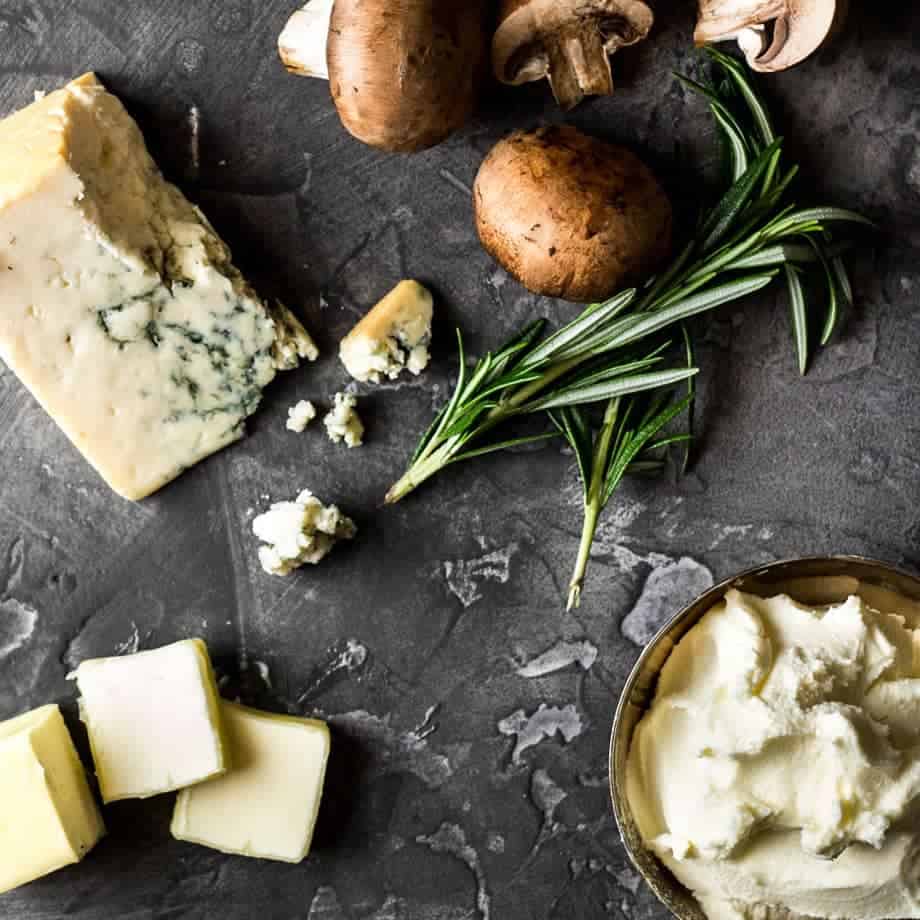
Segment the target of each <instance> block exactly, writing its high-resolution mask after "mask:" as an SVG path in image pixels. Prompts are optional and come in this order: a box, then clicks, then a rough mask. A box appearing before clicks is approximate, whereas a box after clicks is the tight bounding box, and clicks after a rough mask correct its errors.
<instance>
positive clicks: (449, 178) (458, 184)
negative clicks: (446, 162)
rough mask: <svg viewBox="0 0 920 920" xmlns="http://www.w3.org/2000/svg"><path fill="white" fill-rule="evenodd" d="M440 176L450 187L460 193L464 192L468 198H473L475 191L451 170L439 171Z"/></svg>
mask: <svg viewBox="0 0 920 920" xmlns="http://www.w3.org/2000/svg"><path fill="white" fill-rule="evenodd" d="M438 175H440V177H441V178H442V179H443V180H444V181H445V182H446V183H447V184H448V185H452V186H453V187H454V188H455V189H457V190H458V191H461V192H463V194H464V195H466V196H467V198H472V197H473V190H472V189H471V188H470V187H469V186H468V185H467V184H466V183H465V182H464V181H463V180H462V179H458V178H457V177H456V176H455V175H454V174H453V173H452V172H451V171H450V170H449V169H440V170H438Z"/></svg>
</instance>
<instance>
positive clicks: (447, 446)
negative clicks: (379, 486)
mask: <svg viewBox="0 0 920 920" xmlns="http://www.w3.org/2000/svg"><path fill="white" fill-rule="evenodd" d="M456 450H457V445H456V444H455V443H454V439H451V440H450V441H445V442H444V443H443V444H442V445H441V446H440V447H439V448H438V449H437V450H435V451H433V452H432V453H431V454H429V455H428V456H427V457H424V458H420V459H419V460H416V462H415V463H413V464H412V466H410V467H409V469H407V470H406V472H405V473H403V475H402V476H401V477H400V478H399V480H397V481H396V482H395V483H393V485H392V486H391V487H390V491H389V492H387V494H386V497H385V498H384V500H383V502H384V504H385V505H394V504H396V502H398V501H399V500H400V499H401V498H405V497H406V496H407V495H408V494H409V493H410V492H412V491H413V490H414V489H417V488H418V487H419V486H420V485H421V484H422V483H423V482H424V481H425V480H426V479H430V478H431V477H432V476H434V474H435V473H437V472H439V471H440V470H442V469H443V468H444V467H445V466H447V464H448V463H450V461H451V455H452V454H453V453H455V452H456Z"/></svg>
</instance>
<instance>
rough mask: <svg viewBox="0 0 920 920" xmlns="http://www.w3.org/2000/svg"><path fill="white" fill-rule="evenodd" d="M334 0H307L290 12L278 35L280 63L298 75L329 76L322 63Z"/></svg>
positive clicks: (324, 59) (324, 57)
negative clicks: (304, 4)
mask: <svg viewBox="0 0 920 920" xmlns="http://www.w3.org/2000/svg"><path fill="white" fill-rule="evenodd" d="M334 3H335V0H310V2H309V3H307V5H306V6H304V7H303V9H299V10H297V11H296V12H295V13H292V14H291V18H290V19H288V21H287V24H286V25H285V27H284V29H283V30H282V31H281V34H280V35H279V36H278V54H279V55H280V57H281V63H282V64H284V66H285V67H286V68H287V69H288V70H289V71H291V73H296V74H298V75H299V76H301V77H318V78H320V79H321V80H328V79H329V71H328V69H327V67H326V38H327V36H328V34H329V19H330V17H331V16H332V5H333V4H334Z"/></svg>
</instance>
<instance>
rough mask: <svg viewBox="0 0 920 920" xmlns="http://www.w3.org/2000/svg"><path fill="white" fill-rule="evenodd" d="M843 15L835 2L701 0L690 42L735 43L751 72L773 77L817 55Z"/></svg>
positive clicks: (843, 5) (820, 0) (815, 0)
mask: <svg viewBox="0 0 920 920" xmlns="http://www.w3.org/2000/svg"><path fill="white" fill-rule="evenodd" d="M844 14H845V3H843V2H839V0H700V10H699V18H698V20H697V24H696V30H695V32H694V39H695V40H696V43H697V44H698V45H703V44H708V43H709V42H718V41H729V40H733V39H734V40H736V41H737V42H738V44H739V46H740V47H741V49H742V51H743V52H744V56H745V58H746V59H747V62H748V64H749V65H750V67H751V68H752V69H753V70H757V71H760V72H762V73H773V72H776V71H780V70H787V69H788V68H790V67H794V66H795V65H796V64H799V63H801V62H802V61H804V60H805V58H807V57H809V56H810V55H811V54H813V53H814V52H815V51H817V50H818V48H820V47H821V45H822V44H823V43H824V42H825V41H826V39H827V38H828V37H829V36H830V35H831V34H832V33H833V32H834V31H835V30H836V29H837V28H838V27H839V26H840V24H841V22H842V20H843V17H844Z"/></svg>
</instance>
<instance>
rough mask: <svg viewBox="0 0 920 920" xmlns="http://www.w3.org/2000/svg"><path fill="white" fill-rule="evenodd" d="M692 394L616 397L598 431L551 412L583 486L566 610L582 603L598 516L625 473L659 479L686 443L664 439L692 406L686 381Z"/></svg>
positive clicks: (570, 410)
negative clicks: (670, 454)
mask: <svg viewBox="0 0 920 920" xmlns="http://www.w3.org/2000/svg"><path fill="white" fill-rule="evenodd" d="M692 358H693V355H692V352H690V351H688V353H687V365H688V368H690V367H692V366H693V362H692ZM687 385H688V387H689V390H690V392H689V393H688V395H687V396H686V397H684V398H683V399H679V400H672V394H671V393H670V392H668V390H667V389H666V388H662V389H661V390H659V391H658V392H657V393H654V394H645V393H639V394H635V395H632V396H615V397H613V398H612V399H610V400H609V402H608V403H607V405H606V408H605V411H604V415H603V418H602V419H601V422H600V425H598V426H597V429H596V430H595V425H594V420H593V418H592V417H591V416H589V415H588V414H587V413H586V412H585V411H584V410H583V409H581V408H579V407H578V406H564V407H562V408H559V409H553V410H551V411H550V417H551V418H552V420H553V423H554V424H555V425H556V427H557V428H558V429H559V431H560V433H561V434H562V436H563V437H564V438H565V439H566V441H567V442H568V444H569V447H571V448H572V452H573V453H574V454H575V460H576V463H577V464H578V475H579V478H580V479H581V484H582V492H583V495H582V498H583V502H584V520H583V523H582V536H581V542H580V543H579V546H578V556H577V558H576V560H575V569H574V571H573V573H572V577H571V579H570V580H569V592H568V599H567V601H566V609H567V610H572V609H573V608H575V607H578V606H579V604H580V603H581V591H582V587H583V585H584V580H585V573H586V572H587V568H588V561H589V560H590V558H591V547H592V546H593V545H594V534H595V533H596V532H597V525H598V522H599V520H600V516H601V513H602V512H603V510H604V508H606V507H607V503H608V502H609V501H610V499H611V498H612V497H613V493H614V492H616V490H617V489H618V488H619V486H620V483H621V482H622V481H623V477H624V476H626V475H627V474H628V473H645V474H648V473H657V472H660V471H661V470H662V469H663V468H664V465H665V464H664V457H663V456H662V454H661V452H662V451H663V450H666V449H667V448H669V447H670V446H671V445H672V444H681V443H686V442H689V441H690V439H691V436H690V434H689V433H678V434H671V435H662V433H661V432H662V429H664V428H666V427H667V426H668V425H669V424H670V423H671V422H672V421H673V420H674V419H676V418H677V417H678V416H679V415H681V413H683V412H684V411H686V410H687V409H689V408H690V406H691V404H692V402H693V396H694V391H693V380H692V379H690V378H688V380H687Z"/></svg>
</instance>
